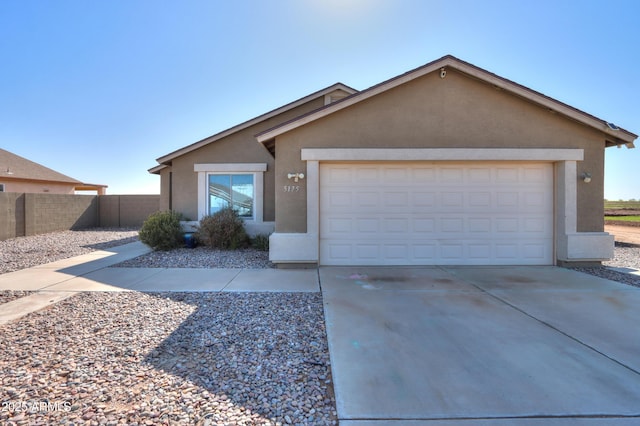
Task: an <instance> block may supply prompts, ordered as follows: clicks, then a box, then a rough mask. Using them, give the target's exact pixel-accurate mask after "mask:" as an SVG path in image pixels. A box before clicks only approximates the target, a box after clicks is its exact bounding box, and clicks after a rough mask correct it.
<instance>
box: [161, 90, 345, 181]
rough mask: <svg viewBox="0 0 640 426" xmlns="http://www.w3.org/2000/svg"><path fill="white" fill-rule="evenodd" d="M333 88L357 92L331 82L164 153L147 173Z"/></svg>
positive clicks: (324, 93) (326, 92)
mask: <svg viewBox="0 0 640 426" xmlns="http://www.w3.org/2000/svg"><path fill="white" fill-rule="evenodd" d="M335 90H343V91H345V92H347V93H350V94H353V93H356V92H357V90H356V89H354V88H352V87H349V86H347V85H345V84H342V83H336V84H333V85H331V86H329V87H326V88H324V89H322V90H318V91H317V92H314V93H312V94H310V95H307V96H305V97H303V98H300V99H298V100H296V101H293V102H290V103H288V104H286V105H284V106H281V107H279V108H276V109H274V110H272V111H269V112H267V113H265V114H262V115H259V116H257V117H255V118H252V119H250V120H248V121H245V122H244V123H240V124H238V125H237V126H234V127H231V128H229V129H227V130H223V131H222V132H220V133H216V134H215V135H212V136H209V137H207V138H204V139H202V140H200V141H198V142H195V143H192V144H191V145H187V146H185V147H184V148H180V149H178V150H176V151H173V152H171V153H169V154H167V155H164V156H162V157H160V158H158V159H156V161H157V162H158V163H160V165H158V166H155V167H152V168H151V169H149V173H158V172H159V171H160V170H162V169H164V168H165V167H166V166H167V165H169V164H170V163H171V160H173V159H174V158H176V157H179V156H181V155H184V154H187V153H189V152H191V151H194V150H196V149H198V148H201V147H203V146H205V145H208V144H210V143H212V142H215V141H217V140H219V139H222V138H224V137H226V136H229V135H231V134H233V133H236V132H239V131H240V130H243V129H246V128H247V127H251V126H253V125H254V124H257V123H260V122H261V121H264V120H268V119H269V118H272V117H275V116H276V115H278V114H282V113H283V112H286V111H289V110H291V109H293V108H296V107H298V106H300V105H302V104H305V103H307V102H309V101H311V100H313V99H316V98H318V97H320V96H325V95H328V94H329V93H331V92H333V91H335Z"/></svg>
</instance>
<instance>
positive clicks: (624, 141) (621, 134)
mask: <svg viewBox="0 0 640 426" xmlns="http://www.w3.org/2000/svg"><path fill="white" fill-rule="evenodd" d="M447 68H452V69H455V70H457V71H460V72H462V73H464V74H466V75H468V76H470V77H473V78H476V79H478V80H480V81H483V82H485V83H487V84H491V85H493V86H494V87H496V88H498V89H502V90H505V91H507V92H509V93H512V94H514V95H516V96H519V97H521V98H524V99H526V100H528V101H530V102H533V103H535V104H538V105H540V106H542V107H544V108H547V109H549V111H553V112H555V113H558V114H561V115H564V116H565V117H567V118H570V119H573V120H575V121H577V122H579V123H582V124H584V125H587V126H589V127H592V128H594V129H596V130H599V131H601V132H602V133H604V134H605V135H606V136H607V143H606V146H613V145H618V146H620V145H626V146H627V147H628V148H633V147H634V146H633V141H634V140H635V139H636V138H637V137H638V135H636V134H634V133H631V132H629V131H627V130H624V129H622V128H619V127H617V126H615V125H613V124H611V123H609V122H607V121H605V120H602V119H599V118H597V117H595V116H593V115H590V114H587V113H586V112H584V111H581V110H579V109H577V108H574V107H572V106H570V105H567V104H565V103H562V102H560V101H557V100H555V99H553V98H551V97H549V96H546V95H544V94H542V93H539V92H536V91H535V90H532V89H529V88H527V87H525V86H522V85H520V84H518V83H515V82H513V81H511V80H508V79H506V78H503V77H500V76H498V75H496V74H493V73H491V72H489V71H486V70H484V69H482V68H479V67H477V66H475V65H472V64H470V63H468V62H464V61H462V60H460V59H458V58H456V57H454V56H451V55H447V56H443V57H442V58H440V59H437V60H435V61H433V62H430V63H428V64H426V65H423V66H421V67H418V68H416V69H414V70H411V71H408V72H406V73H404V74H401V75H399V76H397V77H393V78H391V79H389V80H387V81H384V82H382V83H380V84H377V85H375V86H372V87H370V88H368V89H365V90H363V91H361V92H357V93H355V94H352V95H351V96H349V97H347V98H344V99H342V100H340V101H337V102H335V103H332V104H329V105H326V106H325V107H323V108H320V109H317V110H315V111H312V112H310V113H308V114H305V115H302V116H300V117H297V118H295V119H293V120H290V121H288V122H285V123H282V124H280V125H278V126H275V127H273V128H271V129H269V130H266V131H264V132H261V133H259V134H258V135H256V138H257V139H258V141H259V142H260V143H263V144H265V145H269V144H272V143H273V141H274V139H275V138H276V137H277V136H279V135H281V134H283V133H286V132H289V131H291V130H293V129H296V128H298V127H300V126H304V125H305V124H307V123H310V122H312V121H315V120H318V119H320V118H322V117H325V116H327V115H330V114H333V113H334V112H337V111H340V110H342V109H344V108H347V107H350V106H351V105H354V104H357V103H359V102H362V101H364V100H366V99H369V98H371V97H373V96H376V95H378V94H380V93H383V92H386V91H387V90H390V89H393V88H394V87H397V86H400V85H402V84H405V83H407V82H409V81H411V80H414V79H416V78H419V77H422V76H424V75H426V74H430V73H432V72H436V71H439V70H443V71H445V72H446V69H447Z"/></svg>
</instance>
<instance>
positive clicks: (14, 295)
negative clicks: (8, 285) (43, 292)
mask: <svg viewBox="0 0 640 426" xmlns="http://www.w3.org/2000/svg"><path fill="white" fill-rule="evenodd" d="M31 293H33V292H32V291H22V290H5V291H0V305H1V304H3V303H7V302H11V301H12V300H15V299H19V298H21V297H24V296H28V295H30V294H31Z"/></svg>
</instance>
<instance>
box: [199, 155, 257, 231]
mask: <svg viewBox="0 0 640 426" xmlns="http://www.w3.org/2000/svg"><path fill="white" fill-rule="evenodd" d="M193 171H194V172H196V173H198V220H199V219H202V218H203V217H204V216H206V215H207V214H208V212H209V210H208V209H207V208H208V204H209V201H208V199H209V197H208V194H209V184H208V180H209V177H208V176H209V175H210V174H229V175H233V174H242V175H247V174H253V193H254V197H253V218H252V219H249V218H243V220H244V221H245V222H247V223H262V222H263V218H264V212H263V210H264V172H266V171H267V163H237V164H234V163H207V164H194V166H193Z"/></svg>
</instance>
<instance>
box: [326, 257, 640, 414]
mask: <svg viewBox="0 0 640 426" xmlns="http://www.w3.org/2000/svg"><path fill="white" fill-rule="evenodd" d="M320 281H321V283H322V291H323V299H324V304H325V321H326V323H327V335H328V340H329V349H330V355H331V367H332V374H333V379H334V389H335V394H336V403H337V404H336V405H337V410H338V417H339V419H340V424H341V425H348V426H365V425H367V426H369V425H383V424H385V425H387V424H392V425H412V426H418V425H428V426H434V425H438V426H440V425H442V426H444V425H450V424H456V425H458V424H459V425H464V426H487V425H516V426H525V425H526V426H529V425H536V426H537V425H545V426H546V425H551V426H553V425H562V426H564V425H601V424H607V425H638V424H640V328H639V327H638V324H640V309H638V307H640V289H638V288H635V287H631V286H627V285H624V284H620V283H615V282H612V281H608V280H604V279H601V278H597V277H594V276H591V275H586V274H582V273H579V272H575V271H571V270H567V269H562V268H557V267H431V268H429V267H424V268H375V267H350V268H348V267H342V268H338V267H322V268H320Z"/></svg>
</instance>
